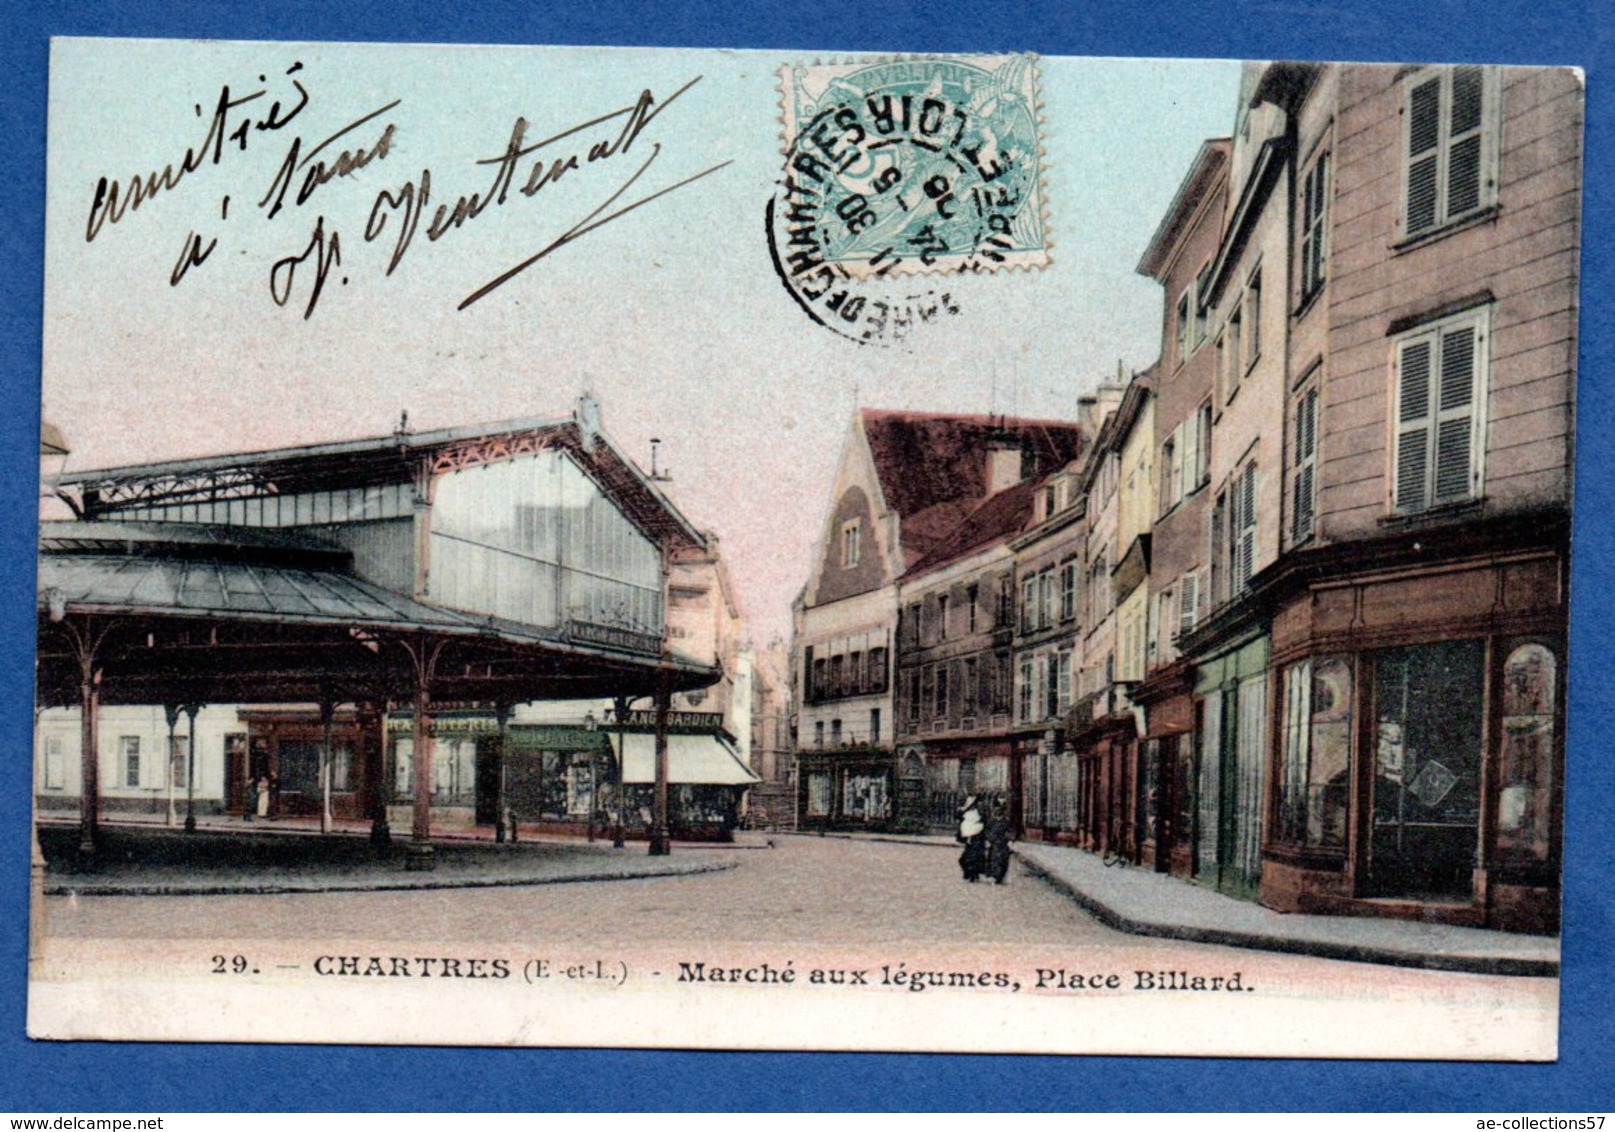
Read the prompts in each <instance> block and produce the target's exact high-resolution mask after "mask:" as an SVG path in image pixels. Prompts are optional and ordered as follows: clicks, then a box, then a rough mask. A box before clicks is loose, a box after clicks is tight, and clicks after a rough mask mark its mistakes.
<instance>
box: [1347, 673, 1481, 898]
mask: <svg viewBox="0 0 1615 1132" xmlns="http://www.w3.org/2000/svg"><path fill="white" fill-rule="evenodd" d="M1484 661H1485V647H1484V645H1483V644H1482V642H1480V641H1443V642H1439V643H1436V644H1428V645H1419V646H1416V647H1413V648H1405V649H1392V650H1388V651H1386V652H1382V653H1379V654H1377V655H1376V657H1375V659H1374V681H1375V684H1374V701H1375V719H1376V721H1377V726H1376V729H1375V735H1374V743H1375V752H1374V781H1373V829H1372V833H1371V836H1370V838H1369V846H1368V850H1369V859H1368V869H1367V889H1368V891H1367V895H1370V896H1379V897H1398V898H1404V899H1413V900H1432V901H1443V900H1444V901H1468V900H1470V899H1471V897H1472V890H1473V880H1472V871H1473V869H1474V866H1475V859H1476V852H1477V849H1478V846H1479V844H1480V767H1481V742H1482V715H1481V712H1482V697H1481V692H1482V686H1483V680H1484Z"/></svg>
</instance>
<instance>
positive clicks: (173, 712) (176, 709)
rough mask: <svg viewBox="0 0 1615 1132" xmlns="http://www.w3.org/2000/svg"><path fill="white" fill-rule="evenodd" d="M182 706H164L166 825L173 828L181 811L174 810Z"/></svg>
mask: <svg viewBox="0 0 1615 1132" xmlns="http://www.w3.org/2000/svg"><path fill="white" fill-rule="evenodd" d="M180 710H181V705H179V704H164V705H163V715H164V716H165V717H166V718H167V719H168V770H167V774H168V817H167V819H166V820H165V821H164V822H163V824H164V825H167V826H173V825H176V824H177V823H178V822H179V811H178V810H176V809H175V808H174V728H175V727H176V726H177V725H178V724H179V713H180Z"/></svg>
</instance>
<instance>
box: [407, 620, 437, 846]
mask: <svg viewBox="0 0 1615 1132" xmlns="http://www.w3.org/2000/svg"><path fill="white" fill-rule="evenodd" d="M405 648H406V649H408V650H409V655H410V658H411V659H412V660H413V661H414V662H415V663H414V670H415V671H414V676H415V689H414V690H415V710H414V718H413V719H412V721H411V732H412V734H413V737H414V747H415V749H414V752H413V759H412V763H413V770H414V773H413V775H412V778H413V780H414V784H415V799H414V806H413V810H414V813H413V820H412V821H411V823H410V830H409V847H408V850H407V855H406V857H405V860H404V867H405V868H407V869H409V870H411V871H415V872H430V871H431V870H433V869H435V868H437V855H436V850H434V849H433V848H432V773H433V770H434V768H435V765H436V764H435V760H434V759H433V757H432V756H433V740H434V727H433V724H432V714H431V713H432V679H433V677H434V675H435V674H436V672H437V660H438V657H439V656H440V655H441V654H442V651H443V644H442V642H441V641H432V640H429V639H428V638H425V637H421V638H419V639H417V640H414V641H410V642H407V643H406V644H405Z"/></svg>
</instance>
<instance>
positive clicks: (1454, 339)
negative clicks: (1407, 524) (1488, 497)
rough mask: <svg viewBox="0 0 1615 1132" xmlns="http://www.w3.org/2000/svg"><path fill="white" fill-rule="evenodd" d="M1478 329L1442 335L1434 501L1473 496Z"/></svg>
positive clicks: (1461, 329)
mask: <svg viewBox="0 0 1615 1132" xmlns="http://www.w3.org/2000/svg"><path fill="white" fill-rule="evenodd" d="M1478 338H1479V333H1478V327H1476V326H1473V325H1469V326H1460V327H1456V328H1454V329H1451V330H1447V331H1444V332H1443V333H1442V335H1441V381H1440V402H1439V405H1438V407H1437V412H1436V467H1435V501H1436V502H1437V503H1443V502H1446V501H1448V500H1453V499H1467V498H1468V497H1469V495H1470V493H1471V482H1470V476H1471V470H1472V468H1473V466H1474V461H1473V460H1472V459H1471V447H1472V441H1473V437H1474V407H1475V364H1476V360H1477V355H1478V353H1479V350H1478V346H1479V345H1480V343H1479V341H1478Z"/></svg>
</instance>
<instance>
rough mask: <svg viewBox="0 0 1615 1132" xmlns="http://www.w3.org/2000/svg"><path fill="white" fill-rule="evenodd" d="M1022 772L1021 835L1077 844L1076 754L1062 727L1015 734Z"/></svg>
mask: <svg viewBox="0 0 1615 1132" xmlns="http://www.w3.org/2000/svg"><path fill="white" fill-rule="evenodd" d="M1015 762H1016V764H1017V765H1018V766H1019V767H1020V774H1021V827H1020V830H1019V833H1020V836H1022V837H1025V838H1027V839H1028V840H1031V841H1049V842H1055V843H1062V844H1076V841H1077V756H1076V753H1075V752H1074V751H1072V750H1071V749H1070V747H1069V746H1068V745H1067V744H1066V741H1065V734H1064V732H1063V731H1062V730H1061V729H1058V728H1049V729H1047V730H1043V731H1035V732H1026V733H1024V734H1021V735H1017V736H1016V737H1015Z"/></svg>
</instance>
